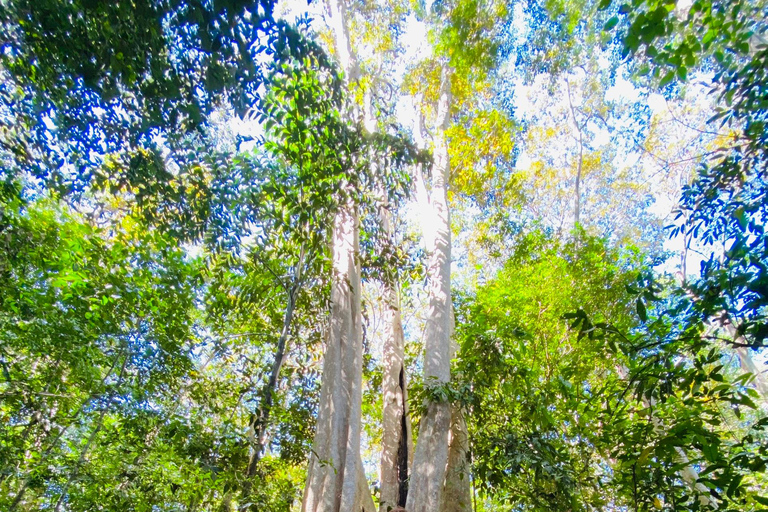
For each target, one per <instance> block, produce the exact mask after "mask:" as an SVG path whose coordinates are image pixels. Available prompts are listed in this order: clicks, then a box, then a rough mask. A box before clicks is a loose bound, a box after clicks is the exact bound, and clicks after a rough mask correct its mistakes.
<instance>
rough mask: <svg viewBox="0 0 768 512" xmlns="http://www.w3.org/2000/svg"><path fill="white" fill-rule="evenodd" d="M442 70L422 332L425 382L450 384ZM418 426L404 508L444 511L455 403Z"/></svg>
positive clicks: (445, 83)
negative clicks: (427, 285)
mask: <svg viewBox="0 0 768 512" xmlns="http://www.w3.org/2000/svg"><path fill="white" fill-rule="evenodd" d="M448 72H449V70H447V69H445V68H444V69H443V76H442V84H441V91H440V99H439V103H438V108H437V119H436V123H435V124H436V126H435V130H434V138H433V142H434V148H433V155H434V166H433V168H432V175H433V180H432V191H431V197H430V206H431V208H432V213H433V219H432V222H431V223H430V224H431V225H429V226H426V227H425V228H426V229H425V231H428V232H426V233H425V235H426V238H427V240H428V241H429V245H428V246H427V250H428V251H429V267H428V269H427V272H428V278H429V312H428V315H427V322H426V329H425V333H424V385H425V387H427V388H429V387H433V386H440V385H445V384H448V382H449V381H450V376H451V361H450V359H451V335H452V330H453V329H452V327H453V325H452V304H451V224H450V216H449V212H448V179H449V165H448V148H447V146H446V140H445V133H444V132H445V128H446V127H447V124H448V121H449V108H450V102H451V98H450V78H449V76H448ZM426 405H427V411H426V414H425V415H424V417H422V419H421V423H420V426H419V440H418V442H417V443H416V451H415V453H414V460H413V471H412V472H411V478H410V484H409V490H408V499H407V503H406V509H407V510H408V512H438V511H439V510H440V505H441V500H442V494H443V486H444V484H445V475H446V466H447V464H448V443H449V435H450V430H451V404H450V403H449V402H446V401H432V400H430V401H429V402H428V403H427V404H426Z"/></svg>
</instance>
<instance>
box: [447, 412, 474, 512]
mask: <svg viewBox="0 0 768 512" xmlns="http://www.w3.org/2000/svg"><path fill="white" fill-rule="evenodd" d="M469 470H470V467H469V434H468V432H467V423H466V421H465V420H464V413H463V412H462V411H461V409H459V408H458V407H454V408H453V412H452V416H451V439H450V444H449V447H448V469H447V474H446V475H445V488H444V490H443V502H442V506H441V507H440V512H470V511H471V510H472V489H471V487H470V482H469Z"/></svg>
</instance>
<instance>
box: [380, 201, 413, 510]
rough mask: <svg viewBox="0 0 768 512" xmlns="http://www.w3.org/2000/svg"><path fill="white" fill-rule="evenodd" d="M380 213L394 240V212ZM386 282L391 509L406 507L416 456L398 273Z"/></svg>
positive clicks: (384, 504) (385, 464)
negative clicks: (410, 472)
mask: <svg viewBox="0 0 768 512" xmlns="http://www.w3.org/2000/svg"><path fill="white" fill-rule="evenodd" d="M380 215H381V221H382V226H383V230H384V232H385V234H386V236H387V238H388V239H389V240H390V241H391V240H392V239H393V238H394V229H393V226H392V222H391V218H390V217H391V213H390V212H389V211H388V210H387V209H385V208H382V210H381V214H380ZM383 285H384V315H385V328H386V334H385V340H384V372H383V380H382V394H383V402H384V406H383V410H382V418H383V425H382V427H383V432H382V436H381V477H380V480H381V494H380V500H379V511H380V512H388V511H389V510H392V509H394V508H396V507H404V506H405V502H406V498H407V496H408V470H409V468H410V465H411V461H412V459H413V440H412V437H411V421H410V418H409V416H408V389H407V384H406V382H407V381H406V376H405V339H404V336H403V324H402V318H401V314H400V298H399V289H398V282H397V276H396V274H395V273H391V274H387V276H386V277H385V278H384V283H383Z"/></svg>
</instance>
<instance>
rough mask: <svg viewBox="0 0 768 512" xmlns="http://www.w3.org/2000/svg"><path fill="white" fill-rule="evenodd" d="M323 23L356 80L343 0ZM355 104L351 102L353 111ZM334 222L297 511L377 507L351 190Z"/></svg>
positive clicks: (349, 77) (349, 78)
mask: <svg viewBox="0 0 768 512" xmlns="http://www.w3.org/2000/svg"><path fill="white" fill-rule="evenodd" d="M327 7H328V15H329V23H330V26H331V29H332V31H333V35H334V38H335V43H336V45H335V49H336V56H337V59H338V62H339V65H340V67H341V69H342V70H343V71H344V73H345V78H346V84H347V85H349V84H353V83H356V82H357V81H359V78H360V67H359V65H358V63H357V60H356V58H355V55H354V54H353V53H352V47H351V44H350V40H349V27H348V20H347V9H346V5H345V4H344V0H329V1H328V4H327ZM355 112H359V109H358V108H354V106H353V108H352V109H351V112H350V115H351V116H352V117H354V116H355ZM344 192H345V193H346V194H345V195H346V199H344V201H343V203H342V204H341V205H340V206H339V210H338V212H337V213H336V219H335V221H334V227H333V239H332V241H331V243H332V252H333V269H332V274H333V275H332V284H331V313H330V325H329V329H328V338H327V344H326V348H325V358H324V362H323V383H322V387H321V392H320V410H319V412H318V418H317V430H316V432H315V440H314V446H313V450H312V454H311V455H310V459H309V468H308V471H307V483H306V486H305V488H304V499H303V500H302V505H301V510H302V512H342V511H344V512H346V511H350V512H358V511H364V512H375V506H374V504H373V499H372V498H371V493H370V490H369V489H368V482H367V481H366V478H365V472H364V468H363V463H362V458H361V457H360V431H361V416H362V411H361V406H362V379H363V340H362V318H361V313H360V288H361V282H360V268H359V266H358V252H359V246H360V235H359V230H360V221H359V215H358V209H357V205H356V204H355V202H354V199H353V198H354V195H355V193H354V190H353V188H352V187H351V186H348V187H347V190H345V191H344Z"/></svg>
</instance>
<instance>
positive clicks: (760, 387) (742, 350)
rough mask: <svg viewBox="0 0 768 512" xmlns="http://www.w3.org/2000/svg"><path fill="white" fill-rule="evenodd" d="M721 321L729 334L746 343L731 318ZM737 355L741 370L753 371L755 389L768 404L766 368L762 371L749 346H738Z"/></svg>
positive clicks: (764, 403) (766, 404)
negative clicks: (753, 358)
mask: <svg viewBox="0 0 768 512" xmlns="http://www.w3.org/2000/svg"><path fill="white" fill-rule="evenodd" d="M721 322H722V323H723V325H724V327H725V330H726V331H727V332H728V335H729V336H731V337H732V338H733V339H734V341H738V342H739V343H742V344H745V343H746V340H745V339H744V337H743V336H740V335H739V333H738V331H737V330H736V327H735V326H734V325H733V324H732V323H731V322H730V320H729V319H727V318H726V319H724V320H722V321H721ZM736 357H738V358H739V366H740V367H741V371H743V372H744V373H751V374H752V375H753V379H752V385H753V386H754V387H755V391H757V393H758V395H760V401H761V402H763V405H765V406H768V379H766V377H765V373H764V371H765V370H763V371H760V369H759V368H758V367H757V365H756V364H755V362H754V360H752V354H751V353H750V352H749V348H747V347H736Z"/></svg>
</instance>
